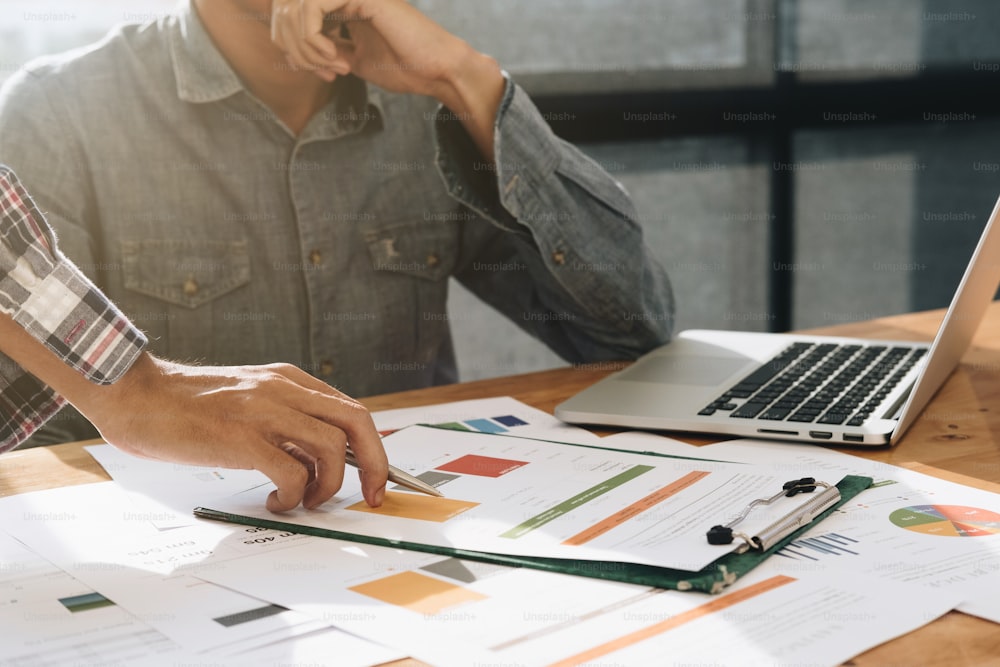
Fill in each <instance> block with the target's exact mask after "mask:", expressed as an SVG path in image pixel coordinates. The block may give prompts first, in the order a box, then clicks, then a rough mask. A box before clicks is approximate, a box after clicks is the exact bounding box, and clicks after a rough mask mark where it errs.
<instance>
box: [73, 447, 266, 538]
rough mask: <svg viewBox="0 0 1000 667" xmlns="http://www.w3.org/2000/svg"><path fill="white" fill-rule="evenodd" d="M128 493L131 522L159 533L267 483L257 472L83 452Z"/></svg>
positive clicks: (105, 450) (112, 450)
mask: <svg viewBox="0 0 1000 667" xmlns="http://www.w3.org/2000/svg"><path fill="white" fill-rule="evenodd" d="M85 449H86V450H87V451H88V452H89V453H90V455H91V456H93V457H94V459H96V460H97V462H98V463H100V464H101V467H102V468H104V470H105V471H106V472H107V473H108V475H110V476H111V478H112V479H113V480H115V481H116V482H118V485H119V486H120V487H121V488H122V489H124V490H125V491H126V493H128V496H129V502H130V504H131V509H130V510H129V511H130V512H131V513H132V514H133V516H134V517H135V518H140V517H145V518H146V519H148V520H149V521H150V523H152V524H153V525H154V526H156V527H157V528H160V529H167V528H176V527H178V526H189V525H191V524H193V523H194V522H195V518H194V516H193V515H192V514H191V510H192V508H193V507H194V506H195V505H196V504H199V503H200V504H204V503H205V502H206V501H207V500H211V499H212V498H215V497H218V496H228V495H231V494H233V493H238V492H239V491H244V490H246V489H249V488H251V487H254V486H257V485H259V484H264V483H267V482H268V479H267V477H266V476H265V475H264V474H263V473H261V472H259V471H257V470H228V469H225V468H211V467H203V466H189V465H183V464H180V463H169V462H166V461H154V460H150V459H140V458H138V457H136V456H131V455H129V454H126V453H125V452H123V451H121V450H120V449H118V448H117V447H113V446H111V445H89V446H88V447H86V448H85Z"/></svg>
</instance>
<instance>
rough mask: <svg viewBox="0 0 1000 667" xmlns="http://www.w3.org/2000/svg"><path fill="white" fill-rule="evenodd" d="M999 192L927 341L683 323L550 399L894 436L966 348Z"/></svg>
mask: <svg viewBox="0 0 1000 667" xmlns="http://www.w3.org/2000/svg"><path fill="white" fill-rule="evenodd" d="M998 216H1000V199H998V201H997V203H996V205H995V206H994V208H993V213H992V214H991V215H990V219H989V221H988V222H987V223H986V227H985V229H984V230H983V233H982V236H981V237H980V239H979V243H978V245H977V246H976V249H975V252H973V254H972V259H971V261H970V262H969V265H968V267H967V268H966V270H965V274H964V275H963V277H962V281H961V283H959V286H958V290H957V291H956V292H955V296H954V298H953V299H952V302H951V305H950V307H949V308H948V311H947V313H946V314H945V317H944V320H943V321H942V322H941V326H940V328H939V329H938V332H937V335H936V336H935V338H934V341H933V342H932V343H931V344H929V345H928V344H926V343H913V342H908V341H888V340H869V339H858V338H843V337H832V336H805V335H796V334H778V333H755V332H738V331H715V330H688V331H684V332H681V333H680V334H678V335H677V336H676V337H675V338H674V340H673V341H671V342H670V343H669V344H667V345H664V346H662V347H660V348H657V349H655V350H653V351H652V352H650V353H648V354H646V355H645V356H643V357H641V358H640V359H638V360H637V361H636V362H635V363H634V364H632V365H631V366H629V367H628V368H625V369H623V370H621V371H619V372H617V373H614V374H612V375H609V376H608V377H607V378H605V379H603V380H601V381H599V382H597V383H595V384H594V385H592V386H590V387H589V388H587V389H585V390H584V391H582V392H580V393H578V394H576V395H575V396H573V397H572V398H570V399H569V400H567V401H565V402H563V403H561V404H559V405H558V406H556V409H555V415H556V417H558V418H560V419H562V420H563V421H566V422H570V423H577V424H598V425H607V426H624V427H629V428H639V429H655V430H671V431H693V432H698V433H711V434H720V435H729V436H744V437H752V438H767V439H776V440H794V441H803V442H813V443H824V444H839V445H858V446H865V445H867V446H885V445H894V444H896V443H897V442H899V439H900V438H901V437H902V436H903V434H904V433H905V432H906V429H907V428H908V427H909V426H910V425H911V424H912V423H913V421H914V420H915V419H916V418H917V416H918V415H919V414H920V411H921V410H922V409H923V408H924V406H925V405H927V402H928V401H930V399H931V397H933V396H934V394H935V393H936V392H937V390H938V389H939V388H940V387H941V385H942V384H943V383H944V381H945V380H946V379H947V378H948V376H949V375H950V374H951V372H952V371H953V370H954V369H955V367H956V365H957V364H958V362H959V360H960V359H961V357H962V355H963V354H964V353H965V351H966V349H967V348H968V346H969V343H970V341H971V340H972V336H973V334H974V333H975V331H976V329H977V328H978V326H979V323H980V322H981V320H982V318H983V315H984V313H985V311H986V308H987V307H988V306H989V304H990V302H991V301H992V300H993V297H994V295H995V293H996V291H997V286H998V284H1000V230H998V229H997V227H998V225H1000V223H998V222H997V218H998Z"/></svg>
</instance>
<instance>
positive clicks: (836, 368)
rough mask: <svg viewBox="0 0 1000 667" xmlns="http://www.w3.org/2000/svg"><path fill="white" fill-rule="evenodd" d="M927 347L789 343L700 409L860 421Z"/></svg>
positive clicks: (818, 420)
mask: <svg viewBox="0 0 1000 667" xmlns="http://www.w3.org/2000/svg"><path fill="white" fill-rule="evenodd" d="M926 352H927V350H926V349H923V348H910V347H889V346H885V345H872V346H865V345H839V344H836V343H793V344H792V345H790V346H789V347H787V348H786V349H785V350H783V351H782V352H780V353H779V354H777V355H775V356H774V357H773V358H772V359H771V360H770V361H767V362H765V363H764V364H762V365H761V366H760V368H758V369H757V370H756V371H754V372H753V373H751V374H750V375H748V376H747V377H745V378H743V379H742V380H740V381H739V382H738V383H737V384H735V385H733V386H732V387H731V388H730V389H729V390H728V391H726V392H725V393H724V394H722V395H721V396H719V397H718V398H717V399H715V400H714V401H712V403H710V404H709V405H707V406H706V407H705V408H704V409H703V410H702V411H701V412H699V413H698V414H700V415H714V414H717V413H719V412H723V413H726V412H728V413H729V416H730V417H733V418H736V419H752V418H757V419H766V420H771V421H788V422H810V423H816V424H845V425H847V426H860V425H861V424H862V423H863V422H864V421H865V420H866V419H867V418H868V417H869V416H870V415H871V413H872V412H873V411H874V410H875V408H877V407H878V406H879V404H881V403H882V401H883V400H884V399H885V397H886V396H888V395H889V392H891V391H892V389H893V388H894V387H895V386H896V385H897V384H899V382H900V380H902V379H903V377H905V376H906V374H907V372H908V371H909V370H910V368H912V367H913V365H914V364H916V363H917V362H918V361H919V360H920V358H921V357H922V356H923V355H924V354H926Z"/></svg>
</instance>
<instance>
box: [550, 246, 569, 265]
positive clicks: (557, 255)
mask: <svg viewBox="0 0 1000 667" xmlns="http://www.w3.org/2000/svg"><path fill="white" fill-rule="evenodd" d="M552 261H553V262H555V263H556V264H558V265H559V266H562V265H563V264H565V263H566V253H564V252H563V251H562V250H556V251H555V252H554V253H552Z"/></svg>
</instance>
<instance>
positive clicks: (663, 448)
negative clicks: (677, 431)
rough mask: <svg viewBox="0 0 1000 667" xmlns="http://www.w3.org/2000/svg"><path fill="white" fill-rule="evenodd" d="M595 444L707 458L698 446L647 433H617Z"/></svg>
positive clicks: (644, 451) (651, 452)
mask: <svg viewBox="0 0 1000 667" xmlns="http://www.w3.org/2000/svg"><path fill="white" fill-rule="evenodd" d="M594 444H597V445H599V446H601V447H609V448H611V449H621V450H623V451H627V452H643V453H647V454H660V455H662V456H687V457H692V458H705V457H704V456H703V455H702V453H701V447H698V446H697V445H689V444H688V443H686V442H681V441H680V440H674V439H673V438H667V437H664V436H662V435H656V434H655V433H647V432H645V431H625V432H622V433H615V434H613V435H609V436H605V437H603V438H601V439H600V441H599V442H597V443H594Z"/></svg>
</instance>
